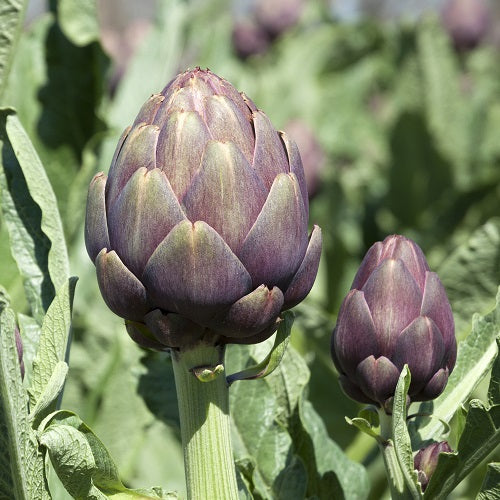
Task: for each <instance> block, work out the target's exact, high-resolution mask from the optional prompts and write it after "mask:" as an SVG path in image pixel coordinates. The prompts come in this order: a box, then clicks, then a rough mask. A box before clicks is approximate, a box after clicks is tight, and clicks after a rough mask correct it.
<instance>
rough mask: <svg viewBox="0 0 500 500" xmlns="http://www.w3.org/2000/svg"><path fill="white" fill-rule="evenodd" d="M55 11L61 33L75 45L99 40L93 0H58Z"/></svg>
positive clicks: (95, 6)
mask: <svg viewBox="0 0 500 500" xmlns="http://www.w3.org/2000/svg"><path fill="white" fill-rule="evenodd" d="M57 13H58V20H59V24H60V25H61V29H62V31H63V33H64V34H65V35H66V36H67V37H68V39H69V40H71V41H72V42H73V43H74V44H75V45H78V46H83V45H87V44H89V43H91V42H93V41H96V40H99V24H98V22H97V5H96V1H95V0H84V1H81V0H60V1H59V3H58V6H57Z"/></svg>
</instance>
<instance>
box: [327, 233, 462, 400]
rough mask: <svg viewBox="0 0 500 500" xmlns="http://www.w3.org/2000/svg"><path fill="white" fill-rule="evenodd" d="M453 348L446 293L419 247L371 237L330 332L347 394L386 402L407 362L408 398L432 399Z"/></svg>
mask: <svg viewBox="0 0 500 500" xmlns="http://www.w3.org/2000/svg"><path fill="white" fill-rule="evenodd" d="M456 350H457V346H456V340H455V327H454V321H453V314H452V311H451V307H450V304H449V302H448V298H447V297H446V292H445V290H444V287H443V285H442V283H441V281H440V279H439V277H438V276H437V274H436V273H433V272H430V270H429V266H428V265H427V262H426V260H425V256H424V254H423V253H422V250H421V249H420V248H419V247H418V245H417V244H416V243H414V242H413V241H411V240H409V239H407V238H405V237H403V236H397V235H394V236H389V237H387V238H386V239H385V240H384V241H383V242H377V243H375V244H374V245H373V246H372V247H371V248H370V249H369V250H368V252H367V254H366V256H365V258H364V259H363V262H362V263H361V266H360V268H359V270H358V272H357V274H356V276H355V278H354V281H353V284H352V287H351V291H350V292H349V294H348V295H347V297H346V298H345V299H344V302H343V303H342V306H341V308H340V312H339V315H338V319H337V325H336V327H335V329H334V331H333V337H332V357H333V361H334V363H335V365H336V367H337V369H338V370H339V373H340V383H341V385H342V388H343V389H344V391H345V393H346V394H347V395H348V396H350V397H352V398H353V399H355V400H357V401H359V402H361V403H374V404H377V405H381V406H382V407H384V408H387V406H388V405H387V403H389V401H388V400H390V398H392V396H393V395H394V391H395V389H396V384H397V382H398V378H399V375H400V373H401V370H402V368H403V366H404V365H405V364H408V366H409V368H410V371H411V385H410V388H409V392H408V395H409V396H410V398H411V400H412V401H426V400H430V399H433V398H435V397H436V396H438V395H439V394H440V393H441V392H442V391H443V389H444V387H445V385H446V382H447V381H448V376H449V374H450V373H451V371H452V370H453V367H454V365H455V359H456Z"/></svg>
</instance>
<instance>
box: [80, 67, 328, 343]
mask: <svg viewBox="0 0 500 500" xmlns="http://www.w3.org/2000/svg"><path fill="white" fill-rule="evenodd" d="M85 241H86V246H87V251H88V253H89V255H90V257H91V259H92V261H93V262H94V263H95V265H96V268H97V278H98V282H99V286H100V289H101V293H102V295H103V298H104V300H105V301H106V303H107V305H108V306H109V308H110V309H111V310H112V311H113V312H115V313H116V314H117V315H119V316H121V317H123V318H125V319H126V320H128V321H127V329H128V331H129V334H130V335H131V336H132V338H134V340H136V341H138V342H139V343H141V344H143V345H147V346H149V347H153V348H158V349H163V348H166V347H171V348H181V347H183V346H185V345H188V344H191V343H196V342H198V341H201V340H203V341H205V342H211V343H221V344H224V343H254V342H260V341H262V340H264V339H266V338H267V337H269V336H270V335H271V334H272V333H273V332H274V331H275V329H276V327H277V322H278V318H279V314H280V312H281V311H282V310H284V309H287V308H290V307H292V306H294V305H295V304H297V303H298V302H300V301H301V300H302V299H303V298H304V297H305V296H306V295H307V294H308V292H309V290H310V289H311V287H312V284H313V282H314V279H315V276H316V272H317V269H318V263H319V257H320V252H321V231H320V229H319V228H318V227H314V229H313V231H312V234H311V236H310V237H308V197H307V188H306V184H305V180H304V172H303V168H302V163H301V160H300V155H299V152H298V150H297V147H296V145H295V144H294V143H293V141H291V140H290V139H289V138H288V137H287V136H286V135H285V134H284V133H280V132H277V131H276V130H275V129H274V128H273V126H272V124H271V122H270V121H269V118H268V117H267V116H266V115H265V114H264V113H263V112H262V111H260V110H259V109H257V107H256V106H255V104H254V103H253V102H252V101H251V100H250V99H249V98H247V97H246V96H245V95H243V94H240V93H239V92H237V91H236V89H235V88H234V87H233V86H232V85H231V84H230V83H229V82H227V81H225V80H223V79H221V78H219V77H218V76H216V75H215V74H213V73H212V72H210V71H208V70H206V71H205V70H201V69H199V68H197V69H195V70H192V71H187V72H185V73H183V74H180V75H178V76H177V77H176V78H175V79H174V80H172V81H171V82H170V83H169V84H168V85H167V87H166V88H165V89H164V90H163V92H161V93H160V94H155V95H153V96H152V97H151V98H150V99H149V100H148V101H147V102H146V103H145V104H144V106H143V107H142V109H141V110H140V112H139V114H138V116H137V118H136V120H135V122H134V123H133V125H132V126H131V127H130V128H128V129H127V130H126V131H125V132H124V134H123V136H122V138H121V139H120V142H119V144H118V146H117V149H116V153H115V155H114V158H113V161H112V164H111V168H110V171H109V175H108V176H106V175H104V174H103V173H100V174H97V175H96V176H95V177H94V179H93V180H92V183H91V185H90V188H89V195H88V202H87V216H86V224H85Z"/></svg>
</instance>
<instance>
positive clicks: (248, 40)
mask: <svg viewBox="0 0 500 500" xmlns="http://www.w3.org/2000/svg"><path fill="white" fill-rule="evenodd" d="M304 7H305V0H274V1H273V2H269V1H268V0H250V2H248V1H245V2H243V1H241V0H237V1H236V2H235V4H234V9H235V18H236V20H235V23H234V26H233V32H232V39H233V45H234V49H235V51H236V53H237V55H238V56H239V57H241V58H242V59H245V58H247V57H249V56H253V55H257V54H263V53H265V52H266V51H267V50H268V48H269V46H270V45H271V43H272V42H273V41H274V40H275V39H276V38H278V37H279V36H280V35H282V34H283V33H284V32H286V31H287V30H288V29H290V28H292V27H293V26H294V25H296V24H297V22H298V21H299V19H300V16H301V15H302V11H303V10H304Z"/></svg>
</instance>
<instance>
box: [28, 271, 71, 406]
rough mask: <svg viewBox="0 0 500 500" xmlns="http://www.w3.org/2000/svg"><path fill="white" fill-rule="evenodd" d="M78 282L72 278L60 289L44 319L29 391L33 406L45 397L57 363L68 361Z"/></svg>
mask: <svg viewBox="0 0 500 500" xmlns="http://www.w3.org/2000/svg"><path fill="white" fill-rule="evenodd" d="M76 281H77V279H76V278H70V279H69V280H68V281H67V283H66V284H64V285H63V286H62V287H61V288H60V289H59V290H58V293H57V295H56V297H55V299H54V301H53V302H52V304H51V305H50V307H49V309H48V311H47V314H46V316H45V318H44V320H43V325H42V335H41V338H40V344H39V346H38V352H37V354H36V357H35V359H34V361H33V377H32V380H31V386H30V388H29V394H30V402H31V404H32V405H36V403H37V401H38V399H39V398H40V396H41V395H42V393H43V391H44V389H45V386H46V385H47V383H48V382H49V380H50V377H51V376H52V373H53V371H54V369H55V367H56V365H57V363H58V362H60V361H65V360H66V355H67V348H68V340H69V335H70V329H71V313H72V307H73V296H74V293H75V286H76Z"/></svg>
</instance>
